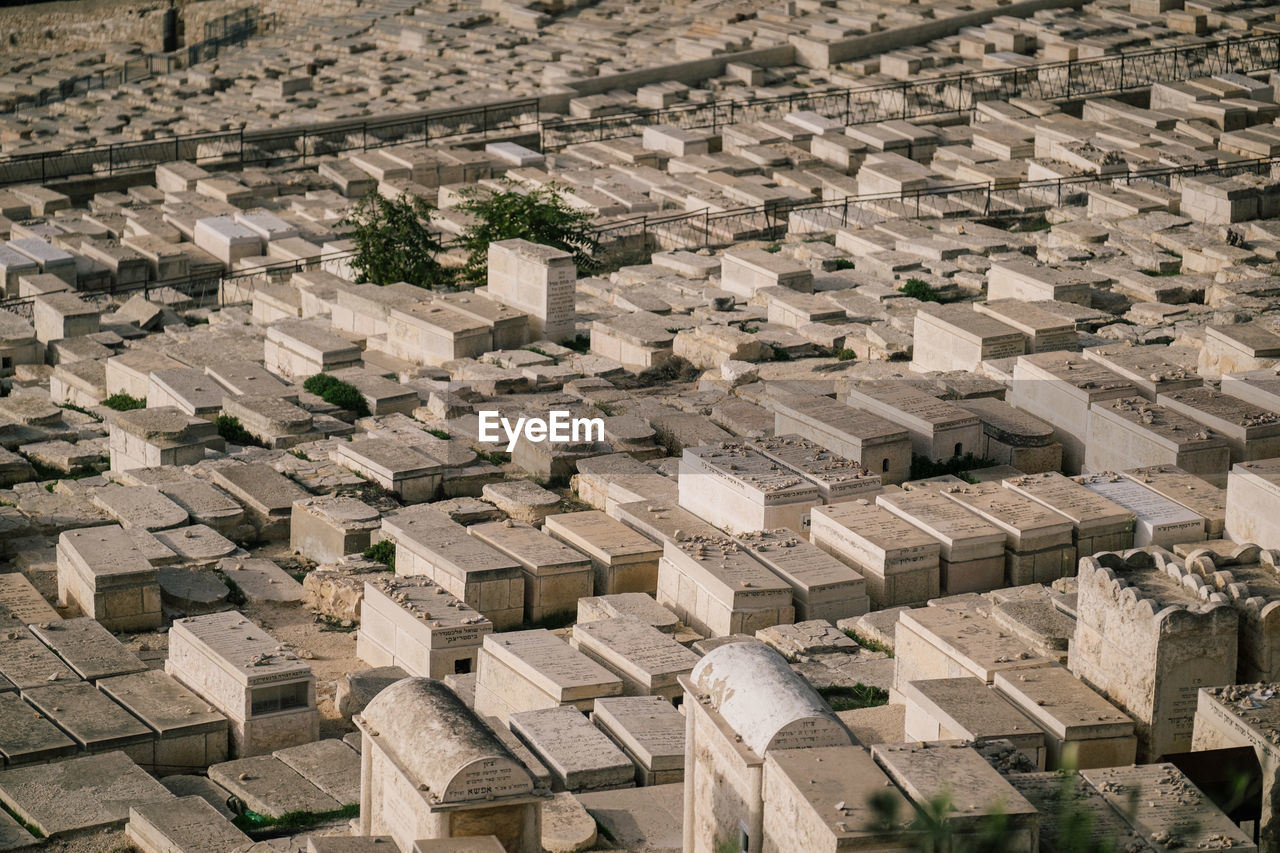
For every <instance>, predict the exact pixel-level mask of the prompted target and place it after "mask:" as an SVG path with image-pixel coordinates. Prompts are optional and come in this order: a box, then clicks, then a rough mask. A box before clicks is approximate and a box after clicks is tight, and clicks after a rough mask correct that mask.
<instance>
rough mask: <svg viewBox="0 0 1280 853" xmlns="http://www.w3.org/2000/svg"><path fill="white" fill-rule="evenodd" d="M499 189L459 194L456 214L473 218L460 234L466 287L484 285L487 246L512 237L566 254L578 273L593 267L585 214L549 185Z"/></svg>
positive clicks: (592, 246) (513, 185)
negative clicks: (460, 201)
mask: <svg viewBox="0 0 1280 853" xmlns="http://www.w3.org/2000/svg"><path fill="white" fill-rule="evenodd" d="M505 184H506V186H507V189H504V190H500V191H498V192H492V193H487V192H485V191H480V190H477V189H475V188H470V187H469V188H467V189H465V190H463V191H462V199H463V200H462V203H461V204H460V205H458V209H459V210H463V211H466V212H467V213H470V214H471V215H472V216H473V217H475V222H474V223H473V224H472V225H471V226H470V227H469V228H467V230H466V231H464V232H463V234H462V246H463V248H464V249H466V250H467V263H466V266H465V267H463V271H462V275H463V277H464V278H465V279H466V280H467V281H468V282H469V283H470V284H471V285H472V286H475V285H478V284H483V283H484V279H485V275H486V271H487V268H488V264H489V244H490V243H494V242H497V241H499V240H513V239H516V238H517V237H518V238H522V239H525V240H528V241H529V242H531V243H541V244H542V245H544V246H554V247H555V248H557V249H562V250H564V251H566V252H570V253H572V254H573V260H574V263H576V264H577V265H578V269H579V270H581V271H587V270H590V269H593V268H594V267H595V263H596V262H595V252H596V249H598V248H599V246H600V241H599V240H597V239H596V235H595V231H593V230H592V228H591V220H592V219H593V217H592V214H591V213H590V212H589V211H586V210H579V209H578V208H576V207H572V206H570V205H569V204H568V203H567V202H566V201H565V200H564V199H563V198H561V197H560V193H559V191H558V190H557V188H556V187H555V185H554V184H547V185H545V186H541V187H538V188H536V189H532V190H528V191H526V190H524V189H523V188H519V187H518V185H517V184H516V183H515V182H513V181H510V180H508V181H506V182H505Z"/></svg>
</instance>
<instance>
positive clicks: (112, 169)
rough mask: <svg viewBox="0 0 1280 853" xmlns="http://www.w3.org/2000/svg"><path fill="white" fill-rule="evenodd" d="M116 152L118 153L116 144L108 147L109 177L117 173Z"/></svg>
mask: <svg viewBox="0 0 1280 853" xmlns="http://www.w3.org/2000/svg"><path fill="white" fill-rule="evenodd" d="M115 151H116V146H115V143H112V144H110V145H108V146H107V174H108V175H110V174H113V173H114V172H115V168H116V164H115V160H116V158H115Z"/></svg>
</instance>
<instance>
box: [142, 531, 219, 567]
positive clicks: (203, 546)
mask: <svg viewBox="0 0 1280 853" xmlns="http://www.w3.org/2000/svg"><path fill="white" fill-rule="evenodd" d="M155 537H156V539H158V540H160V542H161V544H163V545H164V546H165V547H166V548H168V549H169V550H171V551H173V553H175V554H177V555H178V557H179V559H181V560H182V561H183V562H188V563H200V564H204V563H211V562H213V561H214V560H219V559H221V558H223V557H226V556H228V555H230V554H234V553H235V551H236V543H234V542H232V541H231V540H230V539H228V538H227V537H225V536H223V535H222V534H221V533H219V532H218V531H216V530H214V529H213V528H212V527H209V526H208V525H205V524H193V525H191V526H189V527H178V528H175V529H173V530H159V531H156V533H155Z"/></svg>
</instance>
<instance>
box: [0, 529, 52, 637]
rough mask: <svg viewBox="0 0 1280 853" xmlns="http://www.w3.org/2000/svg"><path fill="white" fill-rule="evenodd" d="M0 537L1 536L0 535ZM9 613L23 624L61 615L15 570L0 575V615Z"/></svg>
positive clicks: (48, 620) (49, 620) (49, 619)
mask: <svg viewBox="0 0 1280 853" xmlns="http://www.w3.org/2000/svg"><path fill="white" fill-rule="evenodd" d="M0 538H2V537H0ZM5 614H7V615H9V616H12V617H14V618H15V619H17V620H18V621H19V622H21V623H22V624H23V625H30V624H31V623H32V622H55V621H57V620H58V619H61V618H62V617H61V616H59V615H58V611H56V610H54V609H53V607H52V605H50V604H49V602H48V601H46V600H45V599H44V596H42V595H40V592H39V590H37V589H36V588H35V587H34V586H33V585H32V584H31V581H30V580H28V579H27V577H26V575H20V574H18V573H17V572H11V573H9V574H2V575H0V616H3V615H5Z"/></svg>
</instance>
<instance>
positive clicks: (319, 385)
mask: <svg viewBox="0 0 1280 853" xmlns="http://www.w3.org/2000/svg"><path fill="white" fill-rule="evenodd" d="M302 387H303V388H304V389H306V390H307V391H308V392H309V393H312V394H315V395H316V396H317V397H319V398H320V399H322V400H324V401H325V402H326V403H328V404H329V405H331V406H337V407H338V408H339V409H346V410H347V411H349V412H355V414H356V417H358V418H364V417H368V415H369V404H368V403H367V402H365V399H364V395H363V394H361V393H360V390H359V389H358V388H356V386H354V385H352V384H351V383H350V382H343V381H342V380H341V379H338V378H336V377H333V376H330V375H329V374H327V373H317V374H316V375H315V376H312V377H310V378H309V379H307V381H306V382H303V383H302Z"/></svg>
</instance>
